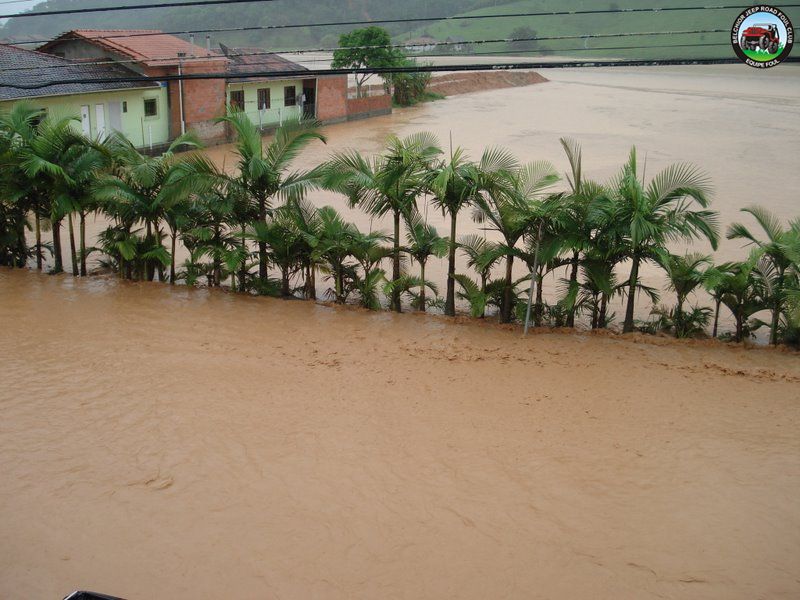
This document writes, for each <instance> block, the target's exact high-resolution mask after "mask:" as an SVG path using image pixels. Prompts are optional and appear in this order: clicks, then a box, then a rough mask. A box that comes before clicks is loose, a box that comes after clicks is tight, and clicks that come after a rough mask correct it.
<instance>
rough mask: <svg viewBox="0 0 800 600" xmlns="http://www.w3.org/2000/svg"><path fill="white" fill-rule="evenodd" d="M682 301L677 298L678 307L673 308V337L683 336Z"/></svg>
mask: <svg viewBox="0 0 800 600" xmlns="http://www.w3.org/2000/svg"><path fill="white" fill-rule="evenodd" d="M683 333H684V332H683V299H682V298H678V305H677V306H676V307H675V337H676V338H679V337H681V336H682V335H683Z"/></svg>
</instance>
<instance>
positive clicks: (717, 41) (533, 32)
mask: <svg viewBox="0 0 800 600" xmlns="http://www.w3.org/2000/svg"><path fill="white" fill-rule="evenodd" d="M707 4H711V5H713V4H714V3H707ZM692 5H697V3H692V2H691V1H689V0H638V1H636V0H628V1H625V0H620V1H619V2H604V1H602V0H601V1H598V0H518V1H517V2H507V3H503V2H499V3H498V4H497V5H496V6H491V7H486V8H480V9H477V10H472V11H469V12H465V13H462V14H465V15H488V14H512V13H525V12H543V11H565V10H581V9H583V10H587V9H618V8H633V7H654V8H656V7H659V8H661V7H681V6H692ZM746 7H747V6H746V5H745V4H742V8H740V9H730V10H697V11H667V12H658V13H631V14H625V13H609V14H592V15H564V16H543V17H509V18H502V19H487V20H482V19H476V20H463V21H458V20H455V21H442V22H439V23H430V24H426V25H425V26H423V27H419V28H417V29H414V30H412V31H409V32H408V33H407V34H404V35H402V36H400V39H409V38H414V37H419V36H423V35H426V36H431V37H433V38H435V39H437V40H447V39H448V38H451V39H463V40H468V41H469V40H485V39H498V38H502V39H508V38H530V37H554V36H584V35H587V34H595V35H597V34H617V33H630V32H657V31H659V32H660V31H696V30H715V29H720V30H723V31H722V32H720V33H706V34H694V35H687V34H684V35H652V36H634V37H610V38H586V39H570V40H541V41H534V42H517V43H513V44H509V43H499V44H473V45H472V47H471V51H472V52H473V53H476V54H479V53H487V54H494V53H506V52H515V53H524V55H528V56H536V55H542V54H543V55H548V54H559V55H564V56H568V57H576V58H590V57H598V58H600V57H615V58H616V57H620V58H630V59H637V58H641V59H653V58H716V57H730V56H731V55H732V54H731V47H730V28H731V26H732V25H733V22H734V20H735V19H736V17H737V16H738V15H739V13H740V12H741V11H742V10H744V9H745V8H746ZM786 13H787V14H788V15H789V17H790V18H791V19H793V21H794V23H799V22H800V10H798V9H796V8H795V9H787V10H786ZM685 44H693V45H696V44H709V45H708V46H704V47H681V46H682V45H685ZM640 46H645V48H639V47H640ZM663 46H674V47H671V48H670V47H663ZM620 48H623V49H620ZM627 48H630V49H627ZM437 52H442V53H451V52H452V50H451V49H449V48H448V47H447V46H443V47H440V48H439V49H437Z"/></svg>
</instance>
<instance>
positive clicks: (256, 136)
mask: <svg viewBox="0 0 800 600" xmlns="http://www.w3.org/2000/svg"><path fill="white" fill-rule="evenodd" d="M217 121H218V122H222V123H226V124H228V125H229V126H230V127H231V128H233V130H234V131H235V132H236V136H237V139H236V145H235V150H236V154H237V157H238V168H239V175H238V183H239V185H240V186H241V187H242V189H243V190H246V192H247V194H249V196H250V197H251V198H253V199H254V200H255V202H256V205H257V207H258V220H259V221H260V222H262V223H266V221H267V215H268V212H269V210H270V209H271V208H272V204H273V202H274V201H275V200H276V199H278V198H280V199H283V200H286V201H289V200H297V199H301V198H303V197H304V196H305V194H306V193H307V192H308V190H309V189H311V188H312V187H314V186H315V182H316V180H317V178H318V176H319V173H317V172H316V171H291V172H290V169H291V166H292V162H294V160H295V159H296V158H297V157H298V156H299V155H300V153H301V152H302V151H303V149H305V147H306V146H308V144H310V143H311V142H313V141H314V140H319V141H321V142H323V143H326V138H325V136H324V135H322V134H321V133H320V132H319V131H318V127H319V124H318V123H316V122H315V121H306V120H293V121H286V122H284V124H283V125H282V126H281V127H279V128H278V129H277V131H276V132H275V135H274V136H273V138H272V141H270V142H269V144H267V145H266V146H265V145H264V143H263V142H262V140H261V131H260V130H259V129H258V126H256V125H255V124H254V123H253V122H252V121H251V120H250V119H249V118H248V117H247V115H246V114H245V113H244V112H242V111H236V112H233V113H231V114H229V115H228V116H225V117H221V118H219V119H217ZM258 276H259V278H260V279H261V280H262V282H265V281H266V279H267V242H266V240H260V241H259V242H258Z"/></svg>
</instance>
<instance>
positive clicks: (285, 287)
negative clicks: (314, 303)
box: [281, 265, 292, 296]
mask: <svg viewBox="0 0 800 600" xmlns="http://www.w3.org/2000/svg"><path fill="white" fill-rule="evenodd" d="M281 294H283V295H284V296H291V295H292V290H291V288H290V287H289V267H288V266H287V265H283V266H282V267H281Z"/></svg>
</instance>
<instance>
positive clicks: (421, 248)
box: [406, 214, 450, 312]
mask: <svg viewBox="0 0 800 600" xmlns="http://www.w3.org/2000/svg"><path fill="white" fill-rule="evenodd" d="M406 225H407V228H408V234H407V240H408V245H407V246H406V251H407V252H408V255H409V256H410V257H411V259H412V260H416V261H417V262H418V263H419V269H420V273H419V281H420V285H419V310H421V311H422V312H425V311H426V310H427V307H428V305H427V300H426V298H425V289H426V287H428V281H427V280H426V279H425V265H426V264H427V263H428V259H429V258H430V257H431V256H435V257H437V258H441V257H443V256H444V255H445V254H447V250H448V247H449V246H450V244H449V242H448V240H447V238H443V237H441V236H440V235H439V232H438V231H436V228H435V227H434V226H433V225H430V224H428V223H425V222H424V221H423V220H422V219H421V218H420V217H419V215H418V214H417V215H412V216H411V217H409V218H407V219H406Z"/></svg>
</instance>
